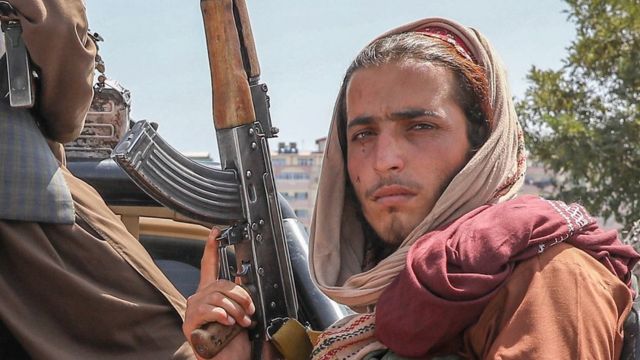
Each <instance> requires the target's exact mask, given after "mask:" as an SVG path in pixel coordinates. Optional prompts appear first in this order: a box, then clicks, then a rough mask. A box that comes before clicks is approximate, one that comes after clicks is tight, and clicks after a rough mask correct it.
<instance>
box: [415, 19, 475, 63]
mask: <svg viewBox="0 0 640 360" xmlns="http://www.w3.org/2000/svg"><path fill="white" fill-rule="evenodd" d="M415 32H417V33H422V34H424V35H427V36H429V37H432V38H436V39H440V40H442V41H444V42H446V43H449V44H450V45H452V46H453V47H454V48H455V49H456V51H457V52H458V53H459V54H460V55H462V56H463V57H464V58H465V59H467V60H470V61H472V62H474V63H476V64H477V61H476V59H475V58H474V57H473V55H471V51H470V50H469V47H468V46H467V44H465V43H464V41H462V39H461V38H460V37H459V36H457V35H456V34H454V33H453V32H451V31H449V30H447V29H445V28H442V27H439V26H426V27H423V28H421V29H418V30H415Z"/></svg>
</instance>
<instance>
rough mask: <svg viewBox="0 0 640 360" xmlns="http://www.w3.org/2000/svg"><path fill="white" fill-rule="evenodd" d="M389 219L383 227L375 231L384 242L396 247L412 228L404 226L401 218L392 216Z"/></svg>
mask: <svg viewBox="0 0 640 360" xmlns="http://www.w3.org/2000/svg"><path fill="white" fill-rule="evenodd" d="M389 220H390V221H389V222H388V223H387V224H384V227H383V228H381V229H379V230H376V232H377V233H378V236H379V237H380V239H382V241H384V243H385V244H387V245H389V246H394V247H397V246H399V245H400V244H402V242H403V241H404V239H405V238H406V237H407V236H408V235H409V233H410V232H411V230H413V228H412V227H409V226H406V224H405V223H404V222H403V221H402V219H399V218H397V217H392V218H391V219H389ZM374 229H375V227H374Z"/></svg>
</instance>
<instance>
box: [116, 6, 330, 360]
mask: <svg viewBox="0 0 640 360" xmlns="http://www.w3.org/2000/svg"><path fill="white" fill-rule="evenodd" d="M201 9H202V14H203V18H204V25H205V34H206V39H207V48H208V52H209V63H210V67H211V79H212V87H213V113H214V116H213V118H214V124H215V128H216V134H217V140H218V147H219V151H220V156H221V164H222V170H214V169H212V168H209V167H206V166H203V165H199V164H197V163H194V162H193V161H191V160H189V159H187V158H185V157H184V156H182V155H180V154H179V153H178V152H176V151H175V150H174V149H172V148H171V147H170V146H168V144H166V143H165V142H164V141H163V140H162V139H161V138H160V137H159V136H158V135H157V133H156V129H155V127H153V126H152V125H151V124H149V123H147V122H144V121H141V122H138V123H137V124H135V125H134V127H133V128H132V129H131V130H130V131H129V133H128V134H127V135H125V138H124V139H123V140H122V141H121V142H120V144H118V146H117V147H116V148H115V149H114V151H113V154H112V157H113V158H114V159H115V160H116V162H118V164H119V165H120V166H121V167H122V168H123V169H124V170H125V172H127V174H128V175H129V176H130V177H131V178H132V179H133V180H134V182H136V184H138V185H139V186H140V187H141V188H142V189H143V190H145V191H146V192H147V193H148V194H149V195H150V196H152V197H153V198H154V199H156V200H157V201H158V202H160V203H161V204H163V205H165V206H167V207H169V208H171V209H174V210H176V212H178V213H180V214H182V215H185V216H186V217H188V218H191V219H193V220H195V221H196V222H199V223H202V224H205V225H208V226H211V225H213V224H227V225H231V226H230V227H229V229H227V230H226V231H225V232H224V233H223V235H222V236H221V239H219V240H220V247H221V249H222V251H221V255H222V256H221V257H220V258H221V269H220V270H221V271H220V274H226V277H228V278H230V277H231V276H237V277H239V278H240V279H241V282H242V284H243V285H244V286H245V288H246V289H247V290H248V291H249V293H250V295H251V297H252V299H253V302H254V304H255V306H256V313H255V319H254V320H256V322H257V325H256V327H255V328H254V329H253V330H252V331H251V336H252V354H253V355H252V357H253V358H254V359H260V358H261V348H262V343H263V342H264V340H268V339H271V337H272V336H273V335H274V333H275V332H276V331H277V330H278V329H279V328H280V327H281V326H283V324H285V323H287V322H289V320H291V319H293V320H295V319H296V318H297V312H298V303H297V297H296V291H295V286H294V279H293V274H292V270H291V260H290V258H289V251H288V246H287V241H286V239H285V234H284V232H283V223H282V215H281V209H280V205H279V199H278V193H277V191H276V185H275V181H274V175H273V171H272V167H271V159H270V152H269V146H268V143H267V139H268V138H270V137H274V136H275V134H276V133H277V129H276V128H274V127H272V125H271V119H270V115H269V97H268V96H267V87H266V85H264V84H261V83H259V76H260V70H259V65H258V60H257V57H256V52H255V46H254V42H253V35H252V33H251V28H250V24H249V18H248V13H247V8H246V4H245V2H244V0H201ZM287 233H289V230H287ZM229 245H233V247H234V250H235V258H236V266H235V267H233V266H228V265H227V262H228V261H227V256H226V252H225V251H224V249H226V247H227V246H229ZM305 260H306V259H305ZM230 269H231V270H230ZM236 269H237V270H236ZM300 272H302V271H300ZM222 276H225V275H222ZM304 282H305V283H306V281H304ZM308 290H311V289H305V291H308ZM314 291H315V293H314V296H315V295H316V294H319V292H317V290H311V291H309V293H310V294H311V293H313V292H314ZM316 297H317V298H319V299H322V296H316ZM321 301H324V302H325V304H322V303H319V302H316V300H312V301H311V302H313V303H314V304H317V305H318V307H324V308H327V306H325V305H326V303H327V301H325V300H321ZM329 307H331V305H329ZM336 314H339V312H333V316H331V318H332V320H336V319H337V317H336ZM325 325H328V324H325ZM240 330H241V328H240V327H239V326H238V325H237V324H236V325H234V326H232V327H227V326H224V325H221V324H219V323H212V324H207V325H206V326H204V327H203V328H200V329H197V330H196V331H194V333H193V334H192V336H191V340H192V344H193V345H194V347H195V349H196V351H197V352H198V354H199V355H200V356H202V357H204V358H211V357H213V356H214V355H215V354H216V353H217V352H218V351H219V350H221V349H222V348H223V347H224V346H225V345H226V343H228V342H229V341H230V340H231V339H232V338H233V337H234V336H235V335H236V334H237V333H239V331H240Z"/></svg>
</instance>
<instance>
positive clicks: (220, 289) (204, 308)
mask: <svg viewBox="0 0 640 360" xmlns="http://www.w3.org/2000/svg"><path fill="white" fill-rule="evenodd" d="M219 236H220V230H218V229H216V228H213V229H212V230H211V233H209V239H208V240H207V244H206V246H205V249H204V254H203V255H202V262H201V266H200V283H199V285H198V290H197V291H196V293H195V294H193V295H192V296H190V297H189V299H188V300H187V311H186V314H185V320H184V323H183V325H182V331H183V332H184V335H185V336H186V337H187V339H188V340H189V342H190V341H191V333H192V332H193V330H195V329H197V328H199V327H201V326H202V325H204V324H207V323H210V322H218V323H221V324H224V325H233V324H236V323H237V324H239V325H240V326H242V327H245V328H246V327H248V326H250V325H251V318H250V316H251V315H253V313H254V312H255V306H254V304H253V301H252V300H251V296H250V295H249V293H247V291H246V290H245V289H243V288H242V287H241V286H239V285H237V284H235V283H233V282H231V281H228V280H223V279H218V263H219V258H218V244H217V240H216V238H218V237H219ZM250 353H251V345H250V343H249V337H248V335H247V332H246V331H243V332H242V333H240V334H238V335H237V336H236V337H235V338H234V339H233V340H231V342H229V344H227V345H226V346H225V348H224V349H223V350H221V351H220V352H219V353H218V355H216V356H215V357H214V359H249V357H250Z"/></svg>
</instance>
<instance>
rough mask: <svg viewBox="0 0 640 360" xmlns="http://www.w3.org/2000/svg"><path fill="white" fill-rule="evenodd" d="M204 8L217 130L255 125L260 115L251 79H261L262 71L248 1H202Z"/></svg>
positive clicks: (201, 4)
mask: <svg viewBox="0 0 640 360" xmlns="http://www.w3.org/2000/svg"><path fill="white" fill-rule="evenodd" d="M200 7H201V9H202V16H203V20H204V29H205V36H206V41H207V49H208V52H209V67H210V70H211V85H212V88H213V119H214V124H215V127H216V129H228V128H232V127H235V126H239V125H245V124H251V123H253V122H254V121H255V120H256V115H255V111H254V109H253V103H252V100H251V92H250V90H249V79H253V78H257V77H259V76H260V67H259V64H258V59H257V56H256V50H255V45H254V42H253V41H254V40H253V34H252V32H251V27H250V24H249V17H248V13H247V6H246V4H245V2H244V0H201V1H200ZM236 19H237V20H238V21H236ZM238 29H241V32H239V31H238Z"/></svg>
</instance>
